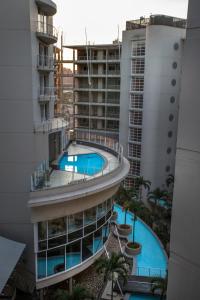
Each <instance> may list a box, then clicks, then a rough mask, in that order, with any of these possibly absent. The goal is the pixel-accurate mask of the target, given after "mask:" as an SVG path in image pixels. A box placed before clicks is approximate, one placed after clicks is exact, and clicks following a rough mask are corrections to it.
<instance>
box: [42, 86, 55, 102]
mask: <svg viewBox="0 0 200 300" xmlns="http://www.w3.org/2000/svg"><path fill="white" fill-rule="evenodd" d="M55 99H56V88H55V87H42V88H40V89H39V95H38V100H39V101H40V102H48V101H55Z"/></svg>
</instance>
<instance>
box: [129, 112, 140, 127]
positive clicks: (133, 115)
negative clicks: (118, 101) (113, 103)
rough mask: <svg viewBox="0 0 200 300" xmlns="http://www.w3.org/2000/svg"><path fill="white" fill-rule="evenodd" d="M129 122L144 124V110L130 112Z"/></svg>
mask: <svg viewBox="0 0 200 300" xmlns="http://www.w3.org/2000/svg"><path fill="white" fill-rule="evenodd" d="M129 123H130V125H142V112H141V111H131V112H130V113H129Z"/></svg>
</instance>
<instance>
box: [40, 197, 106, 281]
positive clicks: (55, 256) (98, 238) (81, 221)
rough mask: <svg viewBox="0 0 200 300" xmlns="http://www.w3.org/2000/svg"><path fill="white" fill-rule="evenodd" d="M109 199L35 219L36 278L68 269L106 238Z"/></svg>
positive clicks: (100, 247)
mask: <svg viewBox="0 0 200 300" xmlns="http://www.w3.org/2000/svg"><path fill="white" fill-rule="evenodd" d="M111 214H112V200H111V199H108V200H107V201H105V202H103V203H101V204H99V205H98V206H95V207H92V208H90V209H88V210H85V211H82V212H79V213H76V214H74V215H69V216H66V217H62V218H59V219H54V220H50V221H44V222H39V223H37V240H38V242H37V254H36V259H37V278H38V279H42V278H45V277H48V276H51V275H54V274H57V273H59V272H63V271H68V270H70V269H71V268H73V267H75V266H77V265H79V264H81V263H83V262H84V261H85V260H87V259H88V258H90V257H92V256H93V255H95V253H96V252H98V251H99V250H100V249H102V247H103V245H104V244H105V242H106V241H107V238H108V235H109V232H110V228H109V219H110V217H111Z"/></svg>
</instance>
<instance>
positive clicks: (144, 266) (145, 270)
mask: <svg viewBox="0 0 200 300" xmlns="http://www.w3.org/2000/svg"><path fill="white" fill-rule="evenodd" d="M114 210H115V211H117V213H118V219H117V223H119V224H122V223H124V212H123V211H122V208H121V207H120V206H119V205H115V206H114ZM132 218H133V214H132V213H130V212H128V213H127V224H130V225H132V224H133V221H132ZM135 226H136V227H135V240H136V241H137V242H139V243H140V244H142V251H141V253H140V254H139V255H137V256H136V260H137V261H136V265H137V268H136V273H135V274H136V275H140V276H162V277H164V276H165V274H166V269H167V257H166V254H165V252H164V249H163V247H162V245H161V243H160V242H159V240H158V239H157V238H156V236H155V235H154V234H153V232H152V231H151V230H150V228H149V227H148V226H147V225H146V224H144V223H143V222H142V221H141V220H140V219H138V220H137V221H136V225H135ZM128 239H129V240H130V241H131V240H132V233H131V234H130V235H129V236H128ZM136 299H137V298H136Z"/></svg>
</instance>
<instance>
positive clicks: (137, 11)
mask: <svg viewBox="0 0 200 300" xmlns="http://www.w3.org/2000/svg"><path fill="white" fill-rule="evenodd" d="M54 2H55V3H56V4H57V14H56V15H55V16H54V24H55V26H56V28H57V29H58V31H59V33H61V31H62V32H63V38H64V44H65V45H72V44H85V43H86V37H85V30H86V32H87V39H88V41H90V43H91V44H93V43H95V44H98V43H103V44H104V43H112V41H113V40H115V39H116V38H117V37H118V28H119V38H120V40H121V36H122V30H124V29H125V25H126V21H127V20H134V19H139V18H140V17H141V16H145V17H149V15H150V14H166V15H171V16H175V17H180V18H186V17H187V7H188V0H100V1H97V0H54ZM58 46H59V45H58Z"/></svg>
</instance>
